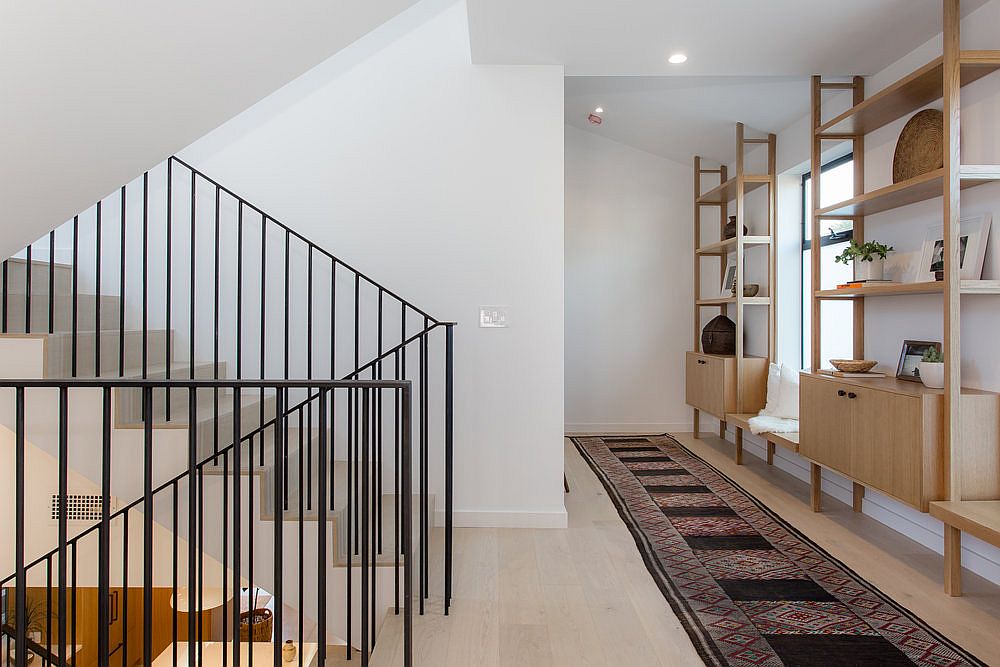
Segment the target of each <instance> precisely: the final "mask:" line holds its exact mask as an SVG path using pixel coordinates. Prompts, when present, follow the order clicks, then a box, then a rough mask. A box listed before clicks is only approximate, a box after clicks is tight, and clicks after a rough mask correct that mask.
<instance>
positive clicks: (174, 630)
mask: <svg viewBox="0 0 1000 667" xmlns="http://www.w3.org/2000/svg"><path fill="white" fill-rule="evenodd" d="M190 479H191V477H190V474H189V476H188V483H190ZM172 486H173V494H171V495H172V500H173V508H172V510H173V519H174V523H173V527H174V529H173V531H172V533H173V544H172V545H171V546H172V551H171V556H172V557H173V563H172V564H171V572H170V573H171V585H172V587H173V591H172V592H173V598H172V599H173V604H172V605H171V607H172V609H171V614H170V616H171V619H170V623H171V625H170V627H171V632H172V633H173V634H172V635H171V636H172V637H173V639H174V641H172V642H171V649H172V654H173V661H174V665H176V664H177V607H178V599H177V576H178V566H177V560H178V555H179V553H178V546H179V545H178V542H179V541H180V540H179V539H178V535H177V533H178V532H179V531H180V526H179V524H178V519H179V515H180V511H179V510H180V507H179V505H180V503H179V499H178V497H177V496H178V490H177V480H176V479H175V480H174V483H173V485H172ZM190 591H191V585H190V580H189V581H188V596H189V597H190ZM189 613H190V611H189ZM188 637H190V633H189V634H188ZM188 664H189V665H190V664H191V662H190V659H189V660H188Z"/></svg>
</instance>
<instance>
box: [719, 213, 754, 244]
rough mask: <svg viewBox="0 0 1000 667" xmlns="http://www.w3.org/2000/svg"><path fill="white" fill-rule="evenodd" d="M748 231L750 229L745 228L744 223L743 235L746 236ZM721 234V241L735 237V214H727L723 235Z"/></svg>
mask: <svg viewBox="0 0 1000 667" xmlns="http://www.w3.org/2000/svg"><path fill="white" fill-rule="evenodd" d="M749 233H750V230H749V229H747V226H746V225H743V236H746V235H747V234H749ZM722 236H723V238H722V240H723V241H727V240H729V239H732V238H736V216H735V215H731V216H729V222H727V223H726V228H725V230H724V231H723V235H722Z"/></svg>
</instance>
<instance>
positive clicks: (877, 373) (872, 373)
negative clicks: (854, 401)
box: [816, 368, 889, 378]
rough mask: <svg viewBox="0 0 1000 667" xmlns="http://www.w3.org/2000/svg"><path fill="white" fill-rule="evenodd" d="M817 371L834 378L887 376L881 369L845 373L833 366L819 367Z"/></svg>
mask: <svg viewBox="0 0 1000 667" xmlns="http://www.w3.org/2000/svg"><path fill="white" fill-rule="evenodd" d="M816 372H817V373H819V374H821V375H829V376H831V377H835V378H884V377H889V376H888V374H887V373H883V372H882V371H865V372H864V373H845V372H844V371H838V370H836V369H835V368H821V369H819V370H818V371H816Z"/></svg>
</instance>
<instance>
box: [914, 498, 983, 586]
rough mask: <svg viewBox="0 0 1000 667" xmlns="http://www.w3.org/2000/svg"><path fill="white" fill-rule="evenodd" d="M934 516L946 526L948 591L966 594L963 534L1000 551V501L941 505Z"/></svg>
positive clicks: (934, 509)
mask: <svg viewBox="0 0 1000 667" xmlns="http://www.w3.org/2000/svg"><path fill="white" fill-rule="evenodd" d="M930 513H931V516H932V517H934V518H936V519H940V520H941V521H942V522H943V523H944V590H945V592H946V593H948V594H949V595H954V596H958V595H961V594H962V533H963V532H965V533H968V534H969V535H972V536H974V537H978V538H979V539H981V540H983V541H984V542H988V543H990V544H993V545H995V546H998V547H1000V500H958V501H940V502H932V503H931V504H930Z"/></svg>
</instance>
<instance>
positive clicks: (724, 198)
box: [695, 174, 771, 206]
mask: <svg viewBox="0 0 1000 667" xmlns="http://www.w3.org/2000/svg"><path fill="white" fill-rule="evenodd" d="M770 182H771V177H770V176H768V175H767V174H755V175H747V176H745V177H744V178H743V194H744V196H745V195H748V194H750V193H751V192H753V191H754V190H756V189H757V188H759V187H761V186H764V185H767V184H768V183H770ZM734 199H736V178H730V179H728V180H725V181H723V182H722V183H721V184H720V185H717V186H715V187H714V188H712V189H711V190H709V191H708V192H706V193H705V194H703V195H702V196H700V197H698V199H697V200H695V201H696V203H698V204H701V205H702V206H722V205H723V204H728V203H729V202H731V201H732V200H734Z"/></svg>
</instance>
